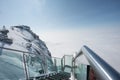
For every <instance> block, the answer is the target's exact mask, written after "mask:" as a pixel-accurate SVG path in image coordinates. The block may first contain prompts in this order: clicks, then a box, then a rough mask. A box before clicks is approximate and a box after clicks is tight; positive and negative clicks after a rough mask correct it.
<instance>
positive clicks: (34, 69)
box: [26, 55, 43, 77]
mask: <svg viewBox="0 0 120 80" xmlns="http://www.w3.org/2000/svg"><path fill="white" fill-rule="evenodd" d="M26 60H27V67H28V73H29V77H36V76H39V75H40V73H41V72H40V71H41V70H43V68H42V64H41V63H42V61H41V59H40V58H39V57H37V56H34V57H33V56H30V55H27V56H26Z"/></svg>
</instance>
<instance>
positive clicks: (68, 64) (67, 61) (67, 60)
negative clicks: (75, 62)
mask: <svg viewBox="0 0 120 80" xmlns="http://www.w3.org/2000/svg"><path fill="white" fill-rule="evenodd" d="M63 58H64V59H63V63H64V65H63V70H64V71H65V72H68V73H71V68H72V58H73V56H72V55H65V56H64V57H63Z"/></svg>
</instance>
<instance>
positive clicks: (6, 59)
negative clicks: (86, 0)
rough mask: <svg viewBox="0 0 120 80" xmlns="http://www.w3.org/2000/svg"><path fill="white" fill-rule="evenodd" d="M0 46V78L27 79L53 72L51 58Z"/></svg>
mask: <svg viewBox="0 0 120 80" xmlns="http://www.w3.org/2000/svg"><path fill="white" fill-rule="evenodd" d="M0 48H1V51H0V80H28V79H29V78H31V79H33V78H35V77H39V76H41V75H42V74H47V73H50V72H54V70H53V62H52V59H51V58H48V57H46V56H40V55H39V54H38V55H37V54H33V53H30V52H25V51H20V50H15V49H10V48H4V47H0ZM41 57H42V58H41ZM43 57H44V59H43Z"/></svg>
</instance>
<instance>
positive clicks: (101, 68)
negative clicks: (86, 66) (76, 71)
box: [73, 46, 120, 80]
mask: <svg viewBox="0 0 120 80" xmlns="http://www.w3.org/2000/svg"><path fill="white" fill-rule="evenodd" d="M81 54H84V55H85V57H86V58H87V60H88V62H89V63H90V66H91V67H92V68H93V70H94V71H95V74H96V77H97V79H98V80H120V73H118V72H117V71H116V70H115V69H113V68H112V67H111V66H110V65H109V64H108V63H107V62H105V61H104V60H103V59H102V58H100V57H99V56H98V55H97V54H96V53H95V52H93V51H92V50H91V49H90V48H88V47H87V46H83V47H82V49H81V50H80V52H79V53H78V54H77V55H76V56H75V57H74V59H73V62H74V61H75V60H76V59H77V57H79V56H80V55H81Z"/></svg>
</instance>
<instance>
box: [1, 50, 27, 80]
mask: <svg viewBox="0 0 120 80" xmlns="http://www.w3.org/2000/svg"><path fill="white" fill-rule="evenodd" d="M7 79H8V80H9V79H10V80H18V79H25V74H24V67H23V59H22V53H19V52H13V51H6V50H3V51H2V54H1V55H0V80H7Z"/></svg>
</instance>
